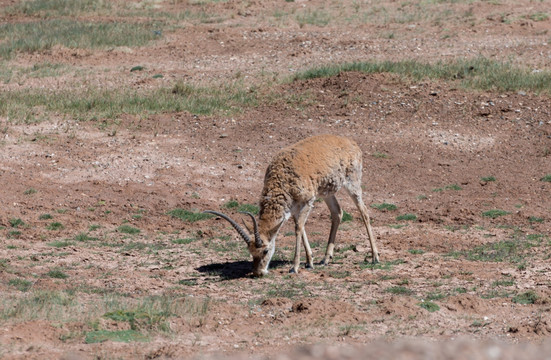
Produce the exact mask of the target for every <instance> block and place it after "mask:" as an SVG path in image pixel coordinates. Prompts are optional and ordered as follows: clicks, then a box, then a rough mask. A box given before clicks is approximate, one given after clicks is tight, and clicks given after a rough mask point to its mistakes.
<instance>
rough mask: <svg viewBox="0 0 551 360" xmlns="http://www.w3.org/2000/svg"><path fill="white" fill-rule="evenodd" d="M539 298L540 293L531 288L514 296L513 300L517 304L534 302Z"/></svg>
mask: <svg viewBox="0 0 551 360" xmlns="http://www.w3.org/2000/svg"><path fill="white" fill-rule="evenodd" d="M537 299H538V294H536V293H535V292H534V291H532V290H530V291H527V292H524V293H522V294H518V295H516V296H514V297H513V299H512V300H513V302H514V303H516V304H533V303H535V302H536V300H537Z"/></svg>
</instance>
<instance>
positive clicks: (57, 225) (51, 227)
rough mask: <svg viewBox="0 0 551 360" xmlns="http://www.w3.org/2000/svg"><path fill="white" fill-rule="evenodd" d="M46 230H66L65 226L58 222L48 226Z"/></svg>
mask: <svg viewBox="0 0 551 360" xmlns="http://www.w3.org/2000/svg"><path fill="white" fill-rule="evenodd" d="M46 229H48V230H51V231H59V230H63V229H65V226H63V224H62V223H60V222H57V221H56V222H53V223H50V224H48V226H46Z"/></svg>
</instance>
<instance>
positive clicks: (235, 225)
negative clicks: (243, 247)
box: [203, 210, 256, 245]
mask: <svg viewBox="0 0 551 360" xmlns="http://www.w3.org/2000/svg"><path fill="white" fill-rule="evenodd" d="M203 213H209V214H214V215H217V216H220V217H221V218H223V219H226V220H228V222H229V223H230V224H231V226H233V228H234V229H235V230H237V232H238V233H239V235H241V237H242V238H243V240H245V242H246V243H247V245H249V244H250V242H251V238H250V237H249V235H247V233H245V231H243V228H241V226H239V224H237V223H236V222H235V221H233V220H232V219H231V218H230V217H229V216H227V215H225V214H222V213H219V212H218V211H213V210H205V211H203ZM255 226H256V223H255Z"/></svg>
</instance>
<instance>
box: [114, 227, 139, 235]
mask: <svg viewBox="0 0 551 360" xmlns="http://www.w3.org/2000/svg"><path fill="white" fill-rule="evenodd" d="M117 231H118V232H120V233H122V234H129V235H136V234H139V233H140V232H141V230H140V229H138V228H135V227H133V226H130V225H121V226H119V227H118V228H117Z"/></svg>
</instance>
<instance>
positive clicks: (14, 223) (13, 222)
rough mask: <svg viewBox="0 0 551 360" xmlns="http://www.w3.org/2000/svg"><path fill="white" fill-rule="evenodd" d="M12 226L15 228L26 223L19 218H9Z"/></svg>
mask: <svg viewBox="0 0 551 360" xmlns="http://www.w3.org/2000/svg"><path fill="white" fill-rule="evenodd" d="M9 223H10V226H11V227H14V228H19V227H24V226H25V225H26V224H25V222H23V220H21V219H19V218H14V219H10V220H9Z"/></svg>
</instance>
